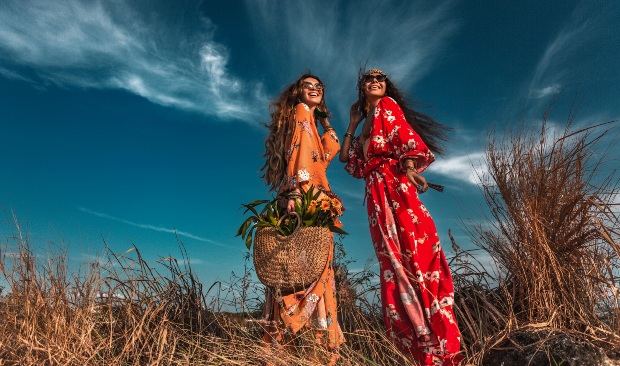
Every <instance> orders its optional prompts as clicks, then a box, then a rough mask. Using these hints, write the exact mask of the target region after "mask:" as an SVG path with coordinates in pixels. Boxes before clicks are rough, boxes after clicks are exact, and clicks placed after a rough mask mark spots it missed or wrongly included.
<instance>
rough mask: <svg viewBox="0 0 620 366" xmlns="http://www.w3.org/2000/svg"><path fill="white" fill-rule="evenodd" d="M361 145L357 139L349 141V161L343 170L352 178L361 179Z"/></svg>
mask: <svg viewBox="0 0 620 366" xmlns="http://www.w3.org/2000/svg"><path fill="white" fill-rule="evenodd" d="M362 154H363V152H362V145H361V144H360V143H359V142H358V141H357V139H351V145H350V147H349V161H348V162H347V165H345V166H344V169H345V170H346V171H347V172H348V173H349V174H351V175H352V176H353V177H354V178H358V179H359V178H362V169H363V164H364V159H363V156H362Z"/></svg>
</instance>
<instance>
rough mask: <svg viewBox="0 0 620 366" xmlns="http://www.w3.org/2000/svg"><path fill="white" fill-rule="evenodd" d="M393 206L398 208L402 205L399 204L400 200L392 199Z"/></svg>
mask: <svg viewBox="0 0 620 366" xmlns="http://www.w3.org/2000/svg"><path fill="white" fill-rule="evenodd" d="M392 207H393V208H394V209H395V210H396V209H397V208H399V207H400V205H399V204H398V202H396V201H392Z"/></svg>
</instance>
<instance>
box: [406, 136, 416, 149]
mask: <svg viewBox="0 0 620 366" xmlns="http://www.w3.org/2000/svg"><path fill="white" fill-rule="evenodd" d="M407 147H409V150H415V148H416V147H418V144H417V143H416V142H415V140H414V139H411V140H409V141H407Z"/></svg>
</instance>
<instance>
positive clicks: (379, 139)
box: [372, 135, 385, 147]
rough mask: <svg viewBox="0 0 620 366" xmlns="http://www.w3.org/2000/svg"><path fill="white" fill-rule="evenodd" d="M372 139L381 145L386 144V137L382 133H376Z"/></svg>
mask: <svg viewBox="0 0 620 366" xmlns="http://www.w3.org/2000/svg"><path fill="white" fill-rule="evenodd" d="M372 141H374V142H375V143H376V144H377V145H379V146H380V147H383V145H385V139H384V138H383V136H381V135H374V136H373V137H372Z"/></svg>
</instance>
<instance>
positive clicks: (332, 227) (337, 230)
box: [327, 224, 349, 235]
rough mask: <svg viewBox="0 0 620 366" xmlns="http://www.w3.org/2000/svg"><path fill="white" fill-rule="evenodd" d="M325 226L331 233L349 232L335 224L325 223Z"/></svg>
mask: <svg viewBox="0 0 620 366" xmlns="http://www.w3.org/2000/svg"><path fill="white" fill-rule="evenodd" d="M327 228H328V229H329V231H331V232H333V233H338V234H342V235H349V233H347V232H346V231H344V230H342V229H341V228H339V227H337V226H335V225H334V224H329V225H327Z"/></svg>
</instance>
